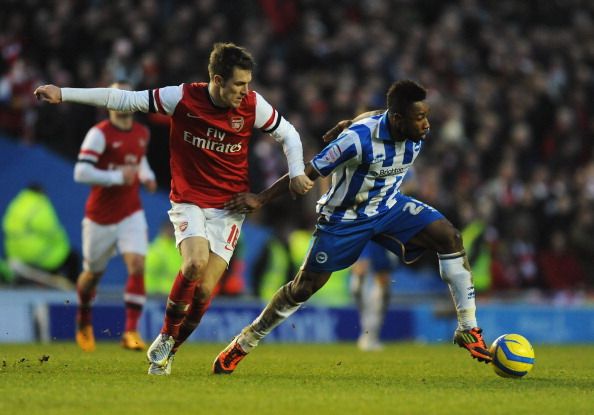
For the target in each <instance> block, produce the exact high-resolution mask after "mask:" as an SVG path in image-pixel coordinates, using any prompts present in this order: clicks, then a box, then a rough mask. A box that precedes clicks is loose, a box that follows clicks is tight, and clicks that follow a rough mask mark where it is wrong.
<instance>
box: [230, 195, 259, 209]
mask: <svg viewBox="0 0 594 415" xmlns="http://www.w3.org/2000/svg"><path fill="white" fill-rule="evenodd" d="M262 205H264V203H263V202H262V200H261V199H260V197H259V196H258V195H257V194H254V193H237V194H235V195H233V197H232V198H231V200H229V201H228V202H227V203H225V209H228V210H232V211H234V212H237V213H250V212H253V211H254V210H256V209H259V208H261V207H262Z"/></svg>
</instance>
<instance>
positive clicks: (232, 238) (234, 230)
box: [225, 224, 239, 251]
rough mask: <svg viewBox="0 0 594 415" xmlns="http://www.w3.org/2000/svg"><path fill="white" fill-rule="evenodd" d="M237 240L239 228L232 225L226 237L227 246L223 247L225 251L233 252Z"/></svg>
mask: <svg viewBox="0 0 594 415" xmlns="http://www.w3.org/2000/svg"><path fill="white" fill-rule="evenodd" d="M238 239H239V228H238V227H237V225H235V224H233V226H231V232H229V236H228V237H227V244H226V245H225V249H226V250H227V251H233V250H234V249H235V245H237V240H238Z"/></svg>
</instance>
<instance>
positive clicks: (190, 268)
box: [181, 258, 208, 281]
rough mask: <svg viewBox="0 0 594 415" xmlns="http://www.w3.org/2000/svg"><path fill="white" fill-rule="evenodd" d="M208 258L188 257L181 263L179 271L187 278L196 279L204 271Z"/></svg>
mask: <svg viewBox="0 0 594 415" xmlns="http://www.w3.org/2000/svg"><path fill="white" fill-rule="evenodd" d="M207 263H208V259H206V258H188V259H185V260H184V261H183V263H182V267H181V271H182V274H184V277H186V278H187V279H189V280H192V281H193V280H197V279H198V278H199V277H200V275H202V273H203V272H204V269H205V268H206V264H207Z"/></svg>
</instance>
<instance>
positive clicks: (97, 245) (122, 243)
mask: <svg viewBox="0 0 594 415" xmlns="http://www.w3.org/2000/svg"><path fill="white" fill-rule="evenodd" d="M147 228H148V227H147V224H146V218H145V216H144V211H143V210H139V211H138V212H134V213H133V214H131V215H130V216H128V217H126V218H124V219H122V220H121V221H120V222H118V223H114V224H111V225H101V224H99V223H96V222H93V221H92V220H91V219H89V218H84V219H83V221H82V240H83V269H84V270H85V271H91V272H103V271H105V268H107V263H108V262H109V259H110V258H111V257H112V256H114V255H115V253H116V248H117V251H119V252H120V253H122V254H123V253H126V254H127V253H133V254H140V255H146V249H147V245H148V236H147Z"/></svg>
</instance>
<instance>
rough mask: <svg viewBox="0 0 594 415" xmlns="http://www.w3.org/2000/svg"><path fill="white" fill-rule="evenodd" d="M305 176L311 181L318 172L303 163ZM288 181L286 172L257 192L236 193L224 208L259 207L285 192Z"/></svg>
mask: <svg viewBox="0 0 594 415" xmlns="http://www.w3.org/2000/svg"><path fill="white" fill-rule="evenodd" d="M305 176H307V178H308V180H310V181H312V182H313V181H314V180H315V179H317V178H318V177H319V174H318V172H317V171H316V170H315V169H314V168H313V167H312V166H311V164H310V163H307V164H306V165H305ZM293 180H294V179H293ZM289 181H290V179H289V174H288V173H287V174H285V175H284V176H282V177H281V178H280V179H278V180H277V181H276V182H274V183H273V184H272V185H271V186H270V187H269V188H267V189H266V190H263V191H261V192H260V193H258V194H254V193H238V194H236V195H234V196H233V197H232V198H231V200H229V201H228V202H227V203H225V209H229V210H232V211H235V212H240V213H249V212H253V211H254V210H256V209H260V208H261V207H262V206H264V205H266V204H267V203H269V202H270V201H272V200H274V199H276V198H278V197H279V196H282V195H284V194H286V193H287V190H288V189H289Z"/></svg>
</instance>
